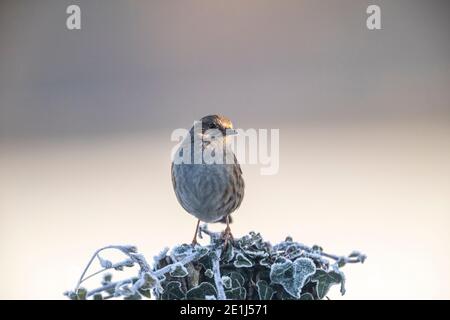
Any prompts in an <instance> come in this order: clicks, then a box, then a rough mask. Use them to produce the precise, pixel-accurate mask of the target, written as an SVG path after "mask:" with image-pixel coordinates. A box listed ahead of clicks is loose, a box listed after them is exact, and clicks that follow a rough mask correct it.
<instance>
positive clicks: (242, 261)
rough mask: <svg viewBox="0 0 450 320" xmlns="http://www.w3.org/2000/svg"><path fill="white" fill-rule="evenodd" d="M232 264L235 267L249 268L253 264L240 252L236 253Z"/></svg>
mask: <svg viewBox="0 0 450 320" xmlns="http://www.w3.org/2000/svg"><path fill="white" fill-rule="evenodd" d="M233 264H234V266H235V267H236V268H251V267H252V266H253V262H251V261H250V260H249V259H248V258H247V257H246V256H244V255H243V254H242V253H238V254H237V255H236V260H234V263H233Z"/></svg>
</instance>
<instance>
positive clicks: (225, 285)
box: [222, 276, 232, 289]
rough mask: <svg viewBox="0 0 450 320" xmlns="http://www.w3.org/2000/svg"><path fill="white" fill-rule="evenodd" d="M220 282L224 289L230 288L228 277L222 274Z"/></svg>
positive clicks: (230, 283)
mask: <svg viewBox="0 0 450 320" xmlns="http://www.w3.org/2000/svg"><path fill="white" fill-rule="evenodd" d="M222 283H223V286H224V287H225V289H231V285H232V282H231V278H230V277H228V276H222Z"/></svg>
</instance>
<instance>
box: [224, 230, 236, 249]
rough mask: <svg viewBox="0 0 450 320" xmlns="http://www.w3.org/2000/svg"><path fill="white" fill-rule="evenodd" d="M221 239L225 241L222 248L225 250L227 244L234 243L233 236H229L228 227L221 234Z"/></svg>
mask: <svg viewBox="0 0 450 320" xmlns="http://www.w3.org/2000/svg"><path fill="white" fill-rule="evenodd" d="M222 239H223V240H224V241H225V242H224V248H226V247H227V246H228V244H229V243H233V242H234V238H233V235H232V234H231V229H230V228H229V227H227V228H225V231H224V232H223V234H222Z"/></svg>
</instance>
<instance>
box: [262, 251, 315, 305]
mask: <svg viewBox="0 0 450 320" xmlns="http://www.w3.org/2000/svg"><path fill="white" fill-rule="evenodd" d="M315 271H316V266H315V265H314V262H313V261H312V260H311V259H309V258H298V259H297V260H295V261H294V262H292V261H290V260H288V259H286V260H285V261H284V262H281V263H274V264H273V265H272V268H271V270H270V280H271V281H272V282H273V283H277V284H281V285H282V286H283V288H284V290H286V292H288V293H289V294H290V295H292V296H293V297H296V298H300V291H301V289H302V288H303V285H304V284H305V281H306V279H307V278H308V277H309V276H311V275H313V274H314V272H315Z"/></svg>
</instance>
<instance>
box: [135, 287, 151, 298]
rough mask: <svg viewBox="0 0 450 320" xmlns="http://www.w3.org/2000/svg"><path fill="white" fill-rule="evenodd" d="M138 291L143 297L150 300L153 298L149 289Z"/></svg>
mask: <svg viewBox="0 0 450 320" xmlns="http://www.w3.org/2000/svg"><path fill="white" fill-rule="evenodd" d="M138 291H139V293H140V294H141V295H143V296H144V297H146V298H148V299H150V298H151V297H152V295H151V292H150V290H149V289H142V288H140V289H139V290H138Z"/></svg>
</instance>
